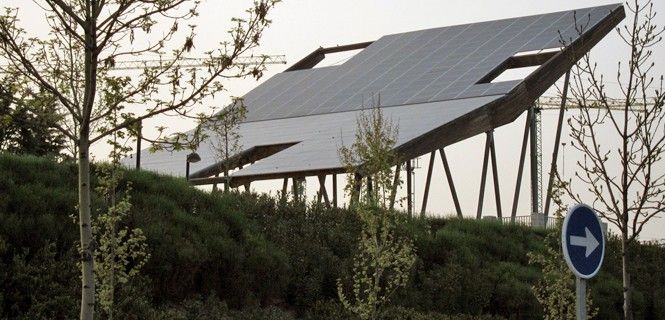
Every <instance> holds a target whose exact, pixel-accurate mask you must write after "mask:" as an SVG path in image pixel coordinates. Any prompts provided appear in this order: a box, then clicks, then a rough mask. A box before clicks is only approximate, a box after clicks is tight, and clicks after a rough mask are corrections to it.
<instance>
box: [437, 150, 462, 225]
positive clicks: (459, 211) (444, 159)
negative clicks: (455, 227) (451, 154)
mask: <svg viewBox="0 0 665 320" xmlns="http://www.w3.org/2000/svg"><path fill="white" fill-rule="evenodd" d="M439 154H441V162H443V169H444V170H445V171H446V179H447V180H448V186H449V187H450V193H451V194H452V196H453V203H455V210H456V211H457V216H458V217H459V218H461V217H462V208H461V207H460V204H459V199H458V198H457V191H456V190H455V182H454V181H453V175H452V173H451V172H450V166H448V158H447V157H446V152H445V151H444V150H443V148H441V149H439Z"/></svg>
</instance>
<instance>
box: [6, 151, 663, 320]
mask: <svg viewBox="0 0 665 320" xmlns="http://www.w3.org/2000/svg"><path fill="white" fill-rule="evenodd" d="M126 178H127V180H129V181H131V184H132V205H133V207H132V211H131V216H130V219H129V221H127V224H128V225H131V226H133V227H139V228H141V229H142V230H143V231H144V233H145V234H146V236H147V239H148V245H149V251H150V253H151V258H150V260H149V261H148V263H147V265H146V266H145V267H144V269H143V270H142V273H141V275H140V276H139V277H138V278H137V279H135V280H133V281H132V282H131V283H130V285H127V286H125V287H123V288H122V289H121V290H120V292H119V293H118V296H117V299H116V304H117V306H118V312H119V313H120V315H123V316H124V317H125V318H127V319H191V318H205V319H345V318H348V317H347V316H346V315H345V314H344V312H343V311H342V309H341V306H340V305H339V304H338V303H337V302H336V301H337V300H336V281H337V279H338V278H342V279H346V278H348V275H349V273H350V269H351V268H350V266H351V257H352V255H353V253H354V250H355V247H356V238H357V235H358V232H359V226H358V221H357V219H356V218H355V215H354V214H353V213H352V212H348V211H345V210H342V209H332V210H330V209H325V208H323V207H317V206H305V205H303V204H297V203H296V204H294V203H289V202H280V201H277V200H275V199H272V198H270V197H268V196H265V195H263V196H261V195H254V194H236V193H232V194H229V195H220V194H208V193H205V192H201V191H198V190H196V189H194V188H192V187H191V186H189V185H188V184H187V182H186V181H184V180H183V179H177V178H172V177H164V176H159V175H156V174H153V173H148V172H136V171H127V172H126ZM93 183H94V182H93ZM121 185H124V184H122V183H121ZM75 186H76V167H75V166H73V165H71V164H56V163H53V162H51V161H49V160H46V159H41V158H35V157H19V156H14V155H6V154H0V287H1V290H0V319H4V318H8V319H15V318H18V319H35V318H48V319H69V318H75V317H76V315H77V310H78V294H79V290H80V287H79V286H80V284H79V280H78V269H77V267H76V257H75V256H76V255H75V251H74V250H73V249H72V248H74V246H75V242H76V240H77V238H78V228H77V226H76V225H75V223H74V222H73V221H74V220H73V219H72V218H71V217H70V216H71V215H72V214H73V213H74V212H75V203H76V189H75ZM93 202H94V204H95V206H96V207H101V206H102V201H101V199H98V198H95V199H93ZM400 232H404V233H408V234H409V235H411V236H412V237H413V238H414V240H415V244H416V250H417V254H418V260H417V262H416V267H415V268H414V270H413V274H412V277H411V282H410V285H409V287H408V288H406V289H404V290H402V291H400V292H399V293H398V295H397V296H395V297H394V299H393V305H394V307H392V310H391V312H389V316H387V318H386V319H409V318H410V319H453V318H454V319H465V318H467V317H471V316H480V315H485V316H487V318H488V319H490V318H491V317H494V318H510V319H536V318H542V310H541V307H540V305H539V304H538V301H537V300H536V298H535V296H534V295H533V292H532V289H531V287H532V285H533V284H534V283H535V282H536V281H538V280H539V279H540V278H541V277H542V275H541V273H540V270H539V269H538V268H537V267H535V266H533V265H530V264H529V263H528V258H527V253H528V252H539V251H542V250H544V246H545V245H544V238H545V235H546V232H545V231H544V230H533V229H529V228H525V227H519V226H508V225H501V224H498V223H496V222H488V221H474V220H459V219H426V220H420V219H417V220H413V221H408V220H405V221H404V222H403V223H402V224H401V225H400ZM607 252H608V255H607V257H606V261H605V263H604V266H603V270H602V271H601V273H600V274H599V276H598V277H597V278H595V279H594V280H592V281H591V283H590V286H591V289H590V290H591V292H592V297H593V300H594V304H595V305H596V306H599V307H600V309H599V316H598V318H599V319H619V318H620V315H621V301H622V300H621V281H620V263H619V262H620V257H619V256H618V250H617V242H616V241H610V243H609V248H608V250H607ZM635 252H636V257H635V261H637V262H638V263H637V265H636V266H635V270H634V271H633V274H634V275H636V278H635V279H633V283H634V287H635V294H634V299H635V301H634V304H635V307H636V310H638V312H639V313H638V314H637V317H636V319H665V289H664V285H665V274H663V272H662V271H661V270H662V265H665V250H663V248H661V247H657V246H651V245H643V246H639V247H638V248H637V250H636V251H635ZM638 276H639V278H638ZM444 315H451V316H453V317H452V318H449V317H448V316H444ZM459 315H466V316H459ZM116 316H118V315H117V314H116Z"/></svg>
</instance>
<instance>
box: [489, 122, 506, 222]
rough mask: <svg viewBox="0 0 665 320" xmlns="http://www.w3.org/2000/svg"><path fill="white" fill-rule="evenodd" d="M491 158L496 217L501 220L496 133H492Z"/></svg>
mask: <svg viewBox="0 0 665 320" xmlns="http://www.w3.org/2000/svg"><path fill="white" fill-rule="evenodd" d="M489 136H490V157H491V159H492V178H493V181H494V200H495V201H496V215H497V217H499V218H501V217H502V216H503V214H502V213H501V193H500V192H499V173H498V172H497V168H496V148H495V146H494V131H490V133H489Z"/></svg>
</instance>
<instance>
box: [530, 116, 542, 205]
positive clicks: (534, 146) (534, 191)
mask: <svg viewBox="0 0 665 320" xmlns="http://www.w3.org/2000/svg"><path fill="white" fill-rule="evenodd" d="M536 130H537V128H536V106H535V105H533V106H531V119H529V131H530V132H529V136H530V137H531V139H529V149H530V150H529V156H530V157H531V159H530V160H531V213H532V214H539V212H538V202H539V201H540V192H539V189H538V143H537V141H536V134H537V132H536Z"/></svg>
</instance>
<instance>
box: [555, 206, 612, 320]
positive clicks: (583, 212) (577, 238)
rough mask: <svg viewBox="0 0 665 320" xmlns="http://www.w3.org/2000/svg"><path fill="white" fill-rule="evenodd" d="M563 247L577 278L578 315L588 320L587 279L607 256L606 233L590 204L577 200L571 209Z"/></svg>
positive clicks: (563, 234) (563, 233)
mask: <svg viewBox="0 0 665 320" xmlns="http://www.w3.org/2000/svg"><path fill="white" fill-rule="evenodd" d="M561 247H562V249H563V256H564V258H565V259H566V263H567V264H568V267H569V268H570V270H572V271H573V273H574V274H575V277H576V278H577V279H576V281H575V283H576V285H577V288H576V293H577V312H576V314H577V319H578V320H586V318H587V317H586V280H587V279H591V278H593V277H594V276H595V275H596V274H597V273H598V270H600V266H601V265H602V264H603V257H604V256H605V235H604V234H603V229H602V226H601V223H600V220H599V219H598V216H597V215H596V213H595V212H594V211H593V209H592V208H591V207H589V206H587V205H585V204H578V205H576V206H574V207H572V208H571V209H570V210H568V214H567V215H566V218H565V219H564V221H563V227H562V229H561Z"/></svg>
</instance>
